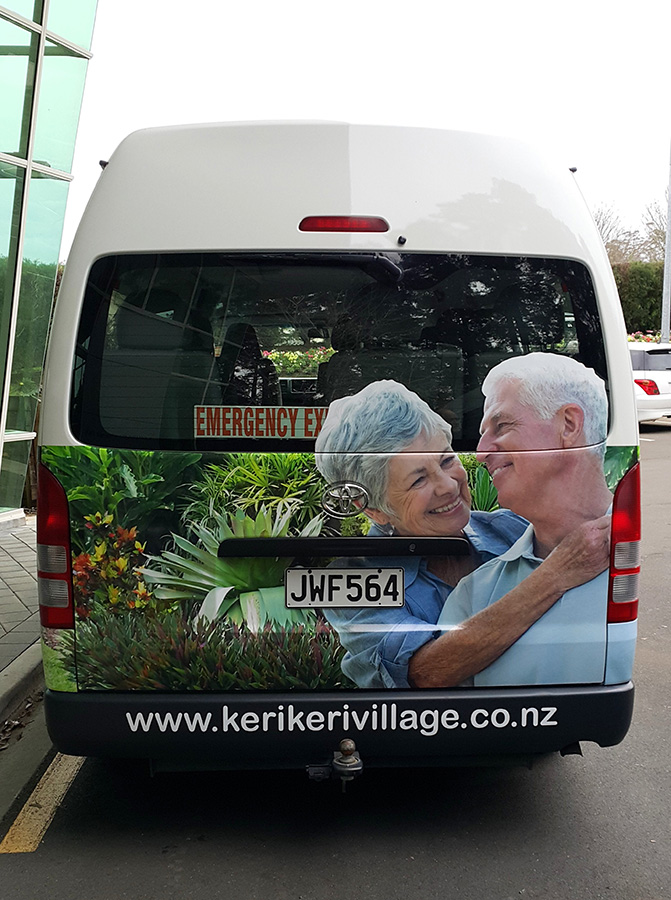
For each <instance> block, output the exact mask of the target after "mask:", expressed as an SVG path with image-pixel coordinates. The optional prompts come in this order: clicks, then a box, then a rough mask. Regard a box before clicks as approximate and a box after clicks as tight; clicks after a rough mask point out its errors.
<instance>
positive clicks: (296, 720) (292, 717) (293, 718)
mask: <svg viewBox="0 0 671 900" xmlns="http://www.w3.org/2000/svg"><path fill="white" fill-rule="evenodd" d="M287 712H288V714H289V718H288V719H287V728H288V729H289V731H293V730H294V725H295V726H296V728H298V729H299V730H300V731H305V725H303V716H304V715H305V713H304V712H298V713H297V712H296V711H295V710H294V707H293V704H289V709H288V710H287Z"/></svg>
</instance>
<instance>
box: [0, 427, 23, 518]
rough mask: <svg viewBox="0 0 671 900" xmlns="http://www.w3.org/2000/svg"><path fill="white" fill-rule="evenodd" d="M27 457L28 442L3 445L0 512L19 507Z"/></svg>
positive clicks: (0, 474) (0, 475) (0, 472)
mask: <svg viewBox="0 0 671 900" xmlns="http://www.w3.org/2000/svg"><path fill="white" fill-rule="evenodd" d="M29 456H30V441H11V442H6V443H5V446H4V450H3V453H2V469H1V470H0V504H1V505H0V512H5V510H9V509H18V508H19V507H20V506H21V500H22V499H23V484H24V482H25V480H26V469H27V468H28V457H29Z"/></svg>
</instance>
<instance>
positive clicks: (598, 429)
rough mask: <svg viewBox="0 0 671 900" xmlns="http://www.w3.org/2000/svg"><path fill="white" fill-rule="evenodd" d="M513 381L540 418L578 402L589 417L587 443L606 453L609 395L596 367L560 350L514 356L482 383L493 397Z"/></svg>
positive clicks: (527, 405)
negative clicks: (561, 352) (504, 385)
mask: <svg viewBox="0 0 671 900" xmlns="http://www.w3.org/2000/svg"><path fill="white" fill-rule="evenodd" d="M510 381H514V382H517V383H518V385H519V388H518V399H519V401H520V403H522V404H523V405H524V406H526V407H528V408H530V409H533V411H534V412H535V413H536V415H537V416H538V417H539V418H540V419H551V418H552V416H554V414H555V413H556V412H557V410H558V409H561V407H562V406H565V405H566V404H567V403H575V404H576V405H577V406H579V407H580V408H581V409H582V411H583V413H584V416H585V420H584V425H583V432H584V435H585V443H586V444H588V445H594V446H595V451H597V452H605V440H606V432H607V426H608V397H607V395H606V386H605V384H604V383H603V381H602V379H601V378H599V376H598V375H597V374H596V372H595V371H594V369H588V368H587V366H584V365H583V364H582V363H580V362H578V361H577V360H576V359H572V358H571V357H570V356H561V355H559V354H558V353H528V354H527V355H526V356H513V357H511V358H510V359H504V360H503V362H500V363H499V364H498V365H496V366H494V368H493V369H492V370H491V371H490V372H489V374H488V375H487V377H486V378H485V380H484V381H483V383H482V393H483V394H484V395H485V397H486V398H489V397H491V396H492V395H494V394H496V393H497V390H498V388H499V385H500V384H501V383H502V382H510ZM596 445H599V446H596Z"/></svg>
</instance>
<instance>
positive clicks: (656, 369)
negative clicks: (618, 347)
mask: <svg viewBox="0 0 671 900" xmlns="http://www.w3.org/2000/svg"><path fill="white" fill-rule="evenodd" d="M629 352H630V354H631V367H632V369H633V370H634V392H635V394H636V411H637V413H638V421H639V422H654V420H655V419H661V418H662V417H663V416H671V344H645V343H638V342H632V343H630V344H629Z"/></svg>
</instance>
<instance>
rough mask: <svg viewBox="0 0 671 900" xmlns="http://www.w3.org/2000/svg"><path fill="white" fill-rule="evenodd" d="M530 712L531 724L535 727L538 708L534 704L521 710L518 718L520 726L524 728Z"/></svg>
mask: <svg viewBox="0 0 671 900" xmlns="http://www.w3.org/2000/svg"><path fill="white" fill-rule="evenodd" d="M530 713H531V719H532V722H531V724H532V725H533V727H534V728H536V727H537V725H538V710H537V709H536V708H535V707H534V706H531V707H529V709H526V708H525V709H523V710H522V716H521V719H520V721H521V724H522V728H526V724H527V719H528V717H529V714H530Z"/></svg>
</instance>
